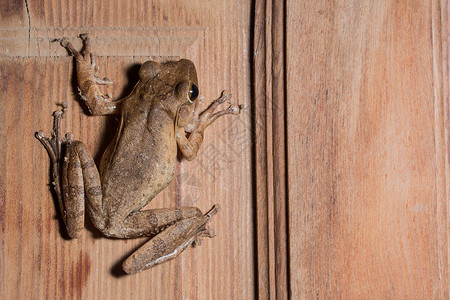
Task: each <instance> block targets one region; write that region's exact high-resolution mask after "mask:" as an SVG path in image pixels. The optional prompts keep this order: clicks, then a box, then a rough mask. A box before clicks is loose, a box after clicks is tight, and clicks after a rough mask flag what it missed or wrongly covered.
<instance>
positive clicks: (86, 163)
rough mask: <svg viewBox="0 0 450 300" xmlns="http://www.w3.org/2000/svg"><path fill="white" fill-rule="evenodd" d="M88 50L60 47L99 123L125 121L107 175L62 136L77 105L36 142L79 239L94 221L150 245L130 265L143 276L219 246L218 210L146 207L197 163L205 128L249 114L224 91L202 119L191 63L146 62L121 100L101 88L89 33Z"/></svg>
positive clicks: (108, 155) (114, 234) (109, 233)
mask: <svg viewBox="0 0 450 300" xmlns="http://www.w3.org/2000/svg"><path fill="white" fill-rule="evenodd" d="M80 38H81V39H82V42H83V46H84V48H83V50H82V51H78V50H77V49H75V47H74V46H73V45H72V43H71V42H70V41H69V39H67V38H62V39H60V44H61V45H62V46H63V47H64V48H66V49H67V50H68V52H69V53H70V54H71V55H73V56H74V58H75V62H76V64H75V68H76V76H77V84H78V90H79V94H80V96H81V99H83V100H84V102H85V104H86V106H87V108H88V109H89V111H90V113H91V114H92V115H111V114H115V115H120V122H119V125H118V128H117V131H116V134H115V136H114V138H113V139H112V140H111V142H110V143H109V145H108V146H107V148H106V150H105V151H104V153H103V156H102V158H101V161H100V164H99V168H97V166H96V164H95V162H94V160H93V158H92V155H91V154H90V153H89V151H88V150H87V148H86V146H85V145H84V144H83V143H82V142H81V141H77V140H75V139H74V135H73V134H72V133H66V134H64V135H63V133H62V118H63V116H64V114H65V113H66V111H67V107H68V104H67V103H63V104H62V109H60V110H57V111H55V112H54V113H53V132H52V134H51V136H50V137H46V136H45V135H44V133H43V131H42V130H40V131H38V132H36V134H35V135H36V138H37V139H38V140H39V141H40V142H41V143H42V144H43V146H44V147H45V149H46V150H47V152H48V154H49V156H50V161H51V174H52V184H53V187H54V190H55V192H56V195H57V201H58V204H59V205H58V206H59V207H60V211H61V215H62V219H63V221H64V224H65V227H66V229H67V233H68V236H69V237H70V238H78V237H80V235H81V233H82V230H83V228H84V222H85V214H87V215H88V216H89V218H90V220H91V221H92V224H93V225H94V226H95V227H96V228H97V229H98V230H99V231H100V232H101V233H102V234H103V235H104V236H106V237H108V238H123V239H126V238H139V237H149V238H150V239H149V240H148V241H147V242H146V243H145V244H144V245H142V246H141V247H140V248H138V249H137V250H136V251H135V252H133V253H132V254H131V255H130V256H128V258H126V259H125V260H124V261H123V263H122V269H123V271H124V272H125V273H127V274H135V273H138V272H141V271H143V270H146V269H149V268H152V267H154V266H156V265H159V264H161V263H164V262H167V261H170V260H172V259H174V258H176V257H177V256H178V255H179V254H180V253H182V252H183V251H184V250H185V249H186V248H187V247H188V246H190V245H195V244H200V243H201V240H202V238H204V237H208V238H212V237H214V236H215V234H214V231H213V230H212V229H210V228H209V226H208V224H209V222H210V220H211V219H212V217H213V216H214V215H215V214H216V213H217V212H218V211H219V206H218V205H213V207H212V208H211V209H210V210H209V211H208V212H206V213H202V212H201V210H200V209H199V208H197V207H171V208H157V209H146V208H145V206H146V205H147V204H148V203H149V202H150V201H151V200H152V199H153V198H154V197H155V196H156V195H157V194H159V193H160V192H161V191H163V190H164V189H165V188H166V187H167V186H168V185H169V184H170V182H171V181H172V179H173V177H174V174H175V171H176V167H177V160H179V156H178V153H181V156H182V158H184V159H186V160H187V161H191V160H193V159H194V158H195V157H196V156H197V153H198V151H199V149H200V146H201V144H202V142H203V136H204V131H205V129H206V128H207V127H208V126H210V125H211V124H212V123H213V122H214V121H215V120H217V119H218V118H219V117H222V116H225V115H239V114H240V112H241V111H242V109H244V108H245V106H244V105H238V104H232V103H230V102H228V104H229V105H228V107H227V108H225V109H222V110H218V107H219V105H220V104H223V103H225V102H227V100H228V99H230V97H231V94H230V93H229V92H227V91H223V92H222V94H221V96H220V97H219V98H218V99H216V100H214V101H212V102H211V104H210V105H209V106H208V107H207V108H206V109H205V110H204V111H202V112H200V110H199V107H200V106H199V102H200V100H201V99H200V97H199V93H200V92H199V88H198V79H197V73H196V68H195V66H194V63H193V62H192V61H190V60H188V59H180V60H177V61H168V62H163V63H159V62H155V61H147V62H144V63H143V64H142V65H141V67H140V69H139V80H138V82H137V83H136V85H135V87H134V88H133V90H132V91H131V93H130V94H129V95H128V96H126V97H124V98H122V99H118V100H113V99H112V96H111V95H104V94H102V92H101V89H100V87H99V86H100V85H106V84H112V81H111V80H109V79H108V78H100V77H99V76H98V70H99V67H98V65H97V57H98V56H97V54H95V53H94V52H93V51H92V50H91V47H92V41H91V37H90V35H89V34H87V33H85V34H81V35H80Z"/></svg>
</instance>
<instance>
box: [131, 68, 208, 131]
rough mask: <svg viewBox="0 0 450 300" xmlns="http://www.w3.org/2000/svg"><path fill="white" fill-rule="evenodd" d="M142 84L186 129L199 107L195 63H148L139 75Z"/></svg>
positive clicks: (179, 124) (178, 123)
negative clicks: (196, 108)
mask: <svg viewBox="0 0 450 300" xmlns="http://www.w3.org/2000/svg"><path fill="white" fill-rule="evenodd" d="M139 79H140V82H143V83H145V85H146V86H147V88H146V91H147V93H148V94H149V93H153V96H154V97H155V99H158V102H159V103H160V104H161V105H162V107H163V108H164V110H165V111H167V112H168V113H169V114H170V115H171V116H172V117H173V118H174V120H175V121H176V124H177V125H178V126H179V127H185V126H186V125H188V123H189V122H190V120H191V119H192V116H193V112H194V109H195V107H196V106H197V105H198V96H199V90H198V81H197V72H196V70H195V66H194V63H193V62H192V61H190V60H187V59H181V60H179V61H175V62H168V63H164V64H160V63H157V62H154V61H147V62H145V63H144V64H143V65H142V67H141V69H140V71H139Z"/></svg>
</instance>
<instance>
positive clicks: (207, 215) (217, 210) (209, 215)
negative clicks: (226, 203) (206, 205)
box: [205, 204, 220, 221]
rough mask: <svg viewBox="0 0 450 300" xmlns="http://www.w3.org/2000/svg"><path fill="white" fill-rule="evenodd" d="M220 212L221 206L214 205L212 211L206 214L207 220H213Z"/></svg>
mask: <svg viewBox="0 0 450 300" xmlns="http://www.w3.org/2000/svg"><path fill="white" fill-rule="evenodd" d="M219 210H220V205H219V204H214V205H213V207H211V209H210V210H209V211H208V212H207V213H206V214H205V218H206V219H208V221H209V220H211V218H212V217H213V216H214V215H215V214H217V213H218V212H219Z"/></svg>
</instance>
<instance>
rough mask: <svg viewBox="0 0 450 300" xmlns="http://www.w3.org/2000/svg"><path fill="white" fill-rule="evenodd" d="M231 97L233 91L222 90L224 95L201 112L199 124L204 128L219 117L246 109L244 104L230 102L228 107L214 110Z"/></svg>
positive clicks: (236, 113) (235, 113)
mask: <svg viewBox="0 0 450 300" xmlns="http://www.w3.org/2000/svg"><path fill="white" fill-rule="evenodd" d="M230 98H231V93H229V92H228V91H222V95H221V96H220V97H219V98H218V99H216V100H214V101H213V102H212V103H211V105H210V106H209V107H208V108H207V109H206V110H205V111H203V112H202V113H201V114H200V116H199V124H200V125H201V126H202V127H203V128H206V127H207V126H209V125H210V124H211V123H213V122H214V121H215V120H217V118H219V117H221V116H224V115H228V114H232V115H238V114H240V113H241V111H242V110H243V109H245V107H246V106H245V105H243V104H239V105H238V104H231V103H230V105H229V106H228V108H226V109H223V110H220V111H217V112H214V111H215V110H216V109H217V107H218V106H219V105H220V104H223V103H225V102H226V101H227V100H228V99H230Z"/></svg>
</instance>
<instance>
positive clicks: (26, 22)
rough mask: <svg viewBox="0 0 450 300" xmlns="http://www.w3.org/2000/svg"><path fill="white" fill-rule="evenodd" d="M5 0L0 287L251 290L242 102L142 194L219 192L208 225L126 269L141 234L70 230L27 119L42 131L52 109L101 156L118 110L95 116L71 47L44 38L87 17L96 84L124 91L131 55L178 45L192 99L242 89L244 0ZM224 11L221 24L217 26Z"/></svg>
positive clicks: (210, 196)
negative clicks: (62, 108)
mask: <svg viewBox="0 0 450 300" xmlns="http://www.w3.org/2000/svg"><path fill="white" fill-rule="evenodd" d="M10 6H11V5H5V4H2V5H1V6H0V8H1V11H2V16H3V15H7V16H8V18H7V19H2V21H1V22H2V29H1V30H0V36H1V41H0V51H1V52H0V55H1V58H0V60H1V66H0V71H1V73H0V74H1V77H0V78H1V81H0V87H1V97H0V104H1V106H2V107H3V109H1V110H0V171H1V174H2V176H1V177H0V224H1V225H0V229H1V234H0V239H1V243H0V294H1V295H3V296H5V297H6V298H11V299H25V298H29V299H64V298H65V299H196V298H200V299H212V298H223V299H233V298H234V299H249V298H253V296H254V286H255V284H254V261H253V250H254V248H253V225H252V224H253V216H252V207H253V204H252V200H253V198H252V177H251V165H250V162H251V159H250V156H251V133H250V122H251V118H250V113H249V110H247V111H244V112H243V113H242V115H240V116H239V117H236V116H227V117H224V118H223V119H221V120H218V121H217V122H215V124H214V126H213V127H210V128H208V129H207V131H206V133H205V140H204V144H203V146H202V148H201V151H200V153H199V155H198V157H197V159H196V160H194V161H193V162H189V163H188V162H186V161H182V162H181V163H179V165H178V168H177V172H176V177H175V178H174V181H173V182H172V184H171V185H170V186H169V187H168V188H167V189H166V190H165V191H164V192H162V193H161V194H160V195H158V196H157V198H155V199H154V200H153V201H152V203H151V207H173V206H197V207H199V208H200V209H201V210H202V211H207V210H208V209H209V208H210V207H211V206H212V205H213V204H216V203H217V204H219V205H220V206H221V211H220V212H219V214H218V215H216V216H215V218H214V220H213V221H212V223H211V228H213V229H214V230H215V233H216V235H217V236H216V237H215V238H213V239H205V240H204V241H203V244H202V246H199V247H195V248H189V249H187V250H186V251H185V252H184V253H183V254H182V255H181V256H180V257H179V258H178V259H176V260H174V261H172V262H169V263H166V264H163V265H160V266H158V267H155V268H154V269H151V270H147V271H144V272H142V273H139V274H137V275H133V276H125V275H123V273H122V272H121V271H120V264H121V262H122V261H123V259H124V258H125V257H126V256H127V255H129V254H130V252H132V251H133V250H134V249H136V248H137V247H138V246H140V245H141V244H143V243H144V242H145V241H146V239H137V240H121V239H106V238H104V237H102V236H101V234H100V233H99V232H98V231H97V230H96V229H95V228H93V226H92V225H91V224H90V223H89V222H88V224H87V228H86V230H85V231H84V232H83V234H82V237H81V238H79V239H77V240H69V239H67V237H66V234H65V231H64V229H63V228H62V227H61V218H60V216H59V213H58V210H57V207H55V204H54V203H55V200H54V198H53V197H52V193H51V189H50V186H49V184H50V176H49V158H48V155H47V153H46V152H45V149H44V148H43V147H42V146H41V145H40V143H39V142H38V141H37V140H36V139H35V138H34V132H35V131H37V130H40V129H42V130H44V132H45V133H46V134H49V132H50V129H51V126H52V118H51V114H52V112H53V111H54V110H55V109H57V103H61V102H62V101H67V102H68V103H69V109H68V111H67V113H66V116H65V118H64V121H63V126H64V131H71V132H73V133H74V135H75V137H76V138H77V139H79V140H81V141H83V142H84V143H85V144H86V145H87V148H88V149H89V150H90V151H91V152H92V153H93V155H94V157H95V159H96V161H97V162H98V160H99V158H100V157H101V152H102V151H103V150H104V149H105V147H106V145H107V143H108V141H109V139H111V137H112V135H113V134H114V132H115V128H116V125H117V118H116V117H114V116H111V117H92V116H89V115H88V114H87V113H86V108H85V106H84V104H83V103H82V102H81V101H80V99H79V97H78V95H77V90H76V85H75V79H74V70H73V58H72V57H69V56H68V53H67V51H66V50H64V49H63V48H62V47H60V46H59V44H58V43H57V42H54V41H53V40H54V39H55V38H60V37H62V36H68V37H69V38H71V40H73V41H74V44H75V45H76V47H80V46H81V42H80V40H79V39H77V35H78V34H79V33H82V32H86V31H89V32H90V33H91V34H92V36H93V43H94V45H93V47H94V49H95V51H96V52H98V53H99V65H100V68H101V71H100V73H101V74H102V75H104V76H108V77H109V78H111V79H113V80H114V82H115V84H114V86H113V87H106V88H105V89H104V91H105V92H108V93H112V94H113V97H114V98H117V97H120V96H124V95H126V94H127V93H129V92H130V90H131V89H132V87H133V85H134V84H135V83H136V80H137V71H138V70H139V65H140V64H141V63H142V62H144V61H146V60H148V59H154V60H158V61H167V60H173V59H177V58H178V57H185V58H189V59H191V60H192V61H194V63H195V64H196V67H197V73H198V77H199V85H200V90H201V95H202V96H203V98H204V100H203V105H204V106H205V107H206V105H207V104H209V103H210V101H212V100H213V99H215V98H217V97H218V96H219V95H220V92H221V91H222V90H223V89H227V90H229V91H231V92H232V94H233V98H232V99H231V100H230V101H233V102H235V103H239V104H244V103H248V104H249V103H250V66H249V63H250V60H249V58H248V53H249V52H248V48H249V36H250V34H249V32H250V2H249V1H244V2H242V1H231V2H230V1H227V3H224V2H221V1H190V2H189V3H188V2H186V1H156V2H155V1H153V2H148V1H131V2H130V1H107V2H104V1H76V2H73V1H66V2H64V1H45V0H43V1H25V2H20V3H19V2H18V4H17V7H16V6H15V7H10ZM225 25H226V26H225Z"/></svg>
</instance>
